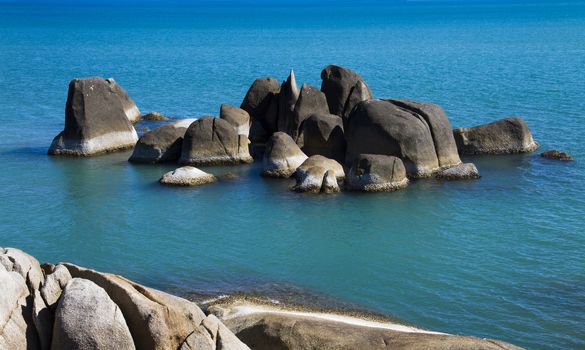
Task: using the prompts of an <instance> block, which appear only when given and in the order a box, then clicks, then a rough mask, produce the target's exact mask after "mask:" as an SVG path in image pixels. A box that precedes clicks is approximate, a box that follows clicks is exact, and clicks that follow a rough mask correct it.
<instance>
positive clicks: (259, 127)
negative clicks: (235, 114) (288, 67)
mask: <svg viewBox="0 0 585 350" xmlns="http://www.w3.org/2000/svg"><path fill="white" fill-rule="evenodd" d="M279 92H280V83H279V82H278V79H276V78H258V79H256V80H255V81H254V83H253V84H252V86H250V89H249V90H248V92H247V93H246V97H244V100H243V101H242V104H241V105H240V108H241V109H243V110H245V111H246V112H248V114H249V115H250V119H251V124H252V125H251V128H250V140H251V141H252V142H266V140H267V139H268V138H269V137H270V135H272V133H274V132H275V131H277V127H278V126H277V121H278V94H279Z"/></svg>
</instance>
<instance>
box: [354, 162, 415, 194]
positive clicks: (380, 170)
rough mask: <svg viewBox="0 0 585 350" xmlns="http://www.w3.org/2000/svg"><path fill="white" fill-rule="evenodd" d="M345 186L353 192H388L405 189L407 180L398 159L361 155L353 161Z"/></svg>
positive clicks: (404, 170) (402, 165)
mask: <svg viewBox="0 0 585 350" xmlns="http://www.w3.org/2000/svg"><path fill="white" fill-rule="evenodd" d="M346 184H347V187H348V188H349V189H351V190H355V191H363V192H388V191H395V190H399V189H401V188H404V187H406V186H407V185H408V178H407V177H406V169H405V168H404V164H403V163H402V161H401V160H400V158H397V157H393V156H384V155H380V154H361V155H359V156H358V157H357V158H356V159H355V160H354V161H353V163H352V165H351V169H350V171H349V174H348V175H347V177H346Z"/></svg>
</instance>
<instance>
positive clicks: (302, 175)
mask: <svg viewBox="0 0 585 350" xmlns="http://www.w3.org/2000/svg"><path fill="white" fill-rule="evenodd" d="M327 170H328V169H325V168H323V167H320V166H312V167H309V168H306V169H304V170H303V171H298V169H297V172H296V180H297V183H296V185H295V186H294V187H293V188H292V190H293V191H295V192H310V193H319V192H321V187H322V186H323V177H325V173H326V172H327Z"/></svg>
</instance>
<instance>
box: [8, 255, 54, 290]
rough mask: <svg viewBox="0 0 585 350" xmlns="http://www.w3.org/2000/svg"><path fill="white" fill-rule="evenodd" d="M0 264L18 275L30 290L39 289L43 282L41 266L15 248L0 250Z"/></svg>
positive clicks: (35, 260)
mask: <svg viewBox="0 0 585 350" xmlns="http://www.w3.org/2000/svg"><path fill="white" fill-rule="evenodd" d="M0 264H2V265H4V267H6V269H7V270H8V271H14V272H17V273H18V274H20V275H21V276H22V277H23V278H24V279H25V281H26V283H27V285H28V286H29V288H31V289H39V286H40V284H41V281H42V280H43V278H44V277H43V271H42V269H41V265H40V264H39V262H38V261H37V259H35V258H34V257H32V256H30V255H28V254H27V253H25V252H23V251H22V250H20V249H16V248H0Z"/></svg>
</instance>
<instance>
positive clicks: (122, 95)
mask: <svg viewBox="0 0 585 350" xmlns="http://www.w3.org/2000/svg"><path fill="white" fill-rule="evenodd" d="M106 80H107V81H108V82H110V83H111V84H112V85H113V86H114V89H113V91H114V93H115V94H116V95H117V96H118V98H119V99H120V101H121V102H122V108H124V114H126V118H128V120H129V121H130V123H136V122H138V121H139V120H140V118H141V117H142V114H141V113H140V110H139V109H138V107H136V104H135V103H134V101H133V100H132V99H131V98H130V96H129V95H128V93H127V92H126V90H124V89H123V88H122V87H121V86H120V85H118V83H116V81H115V80H114V78H108V79H106Z"/></svg>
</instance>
